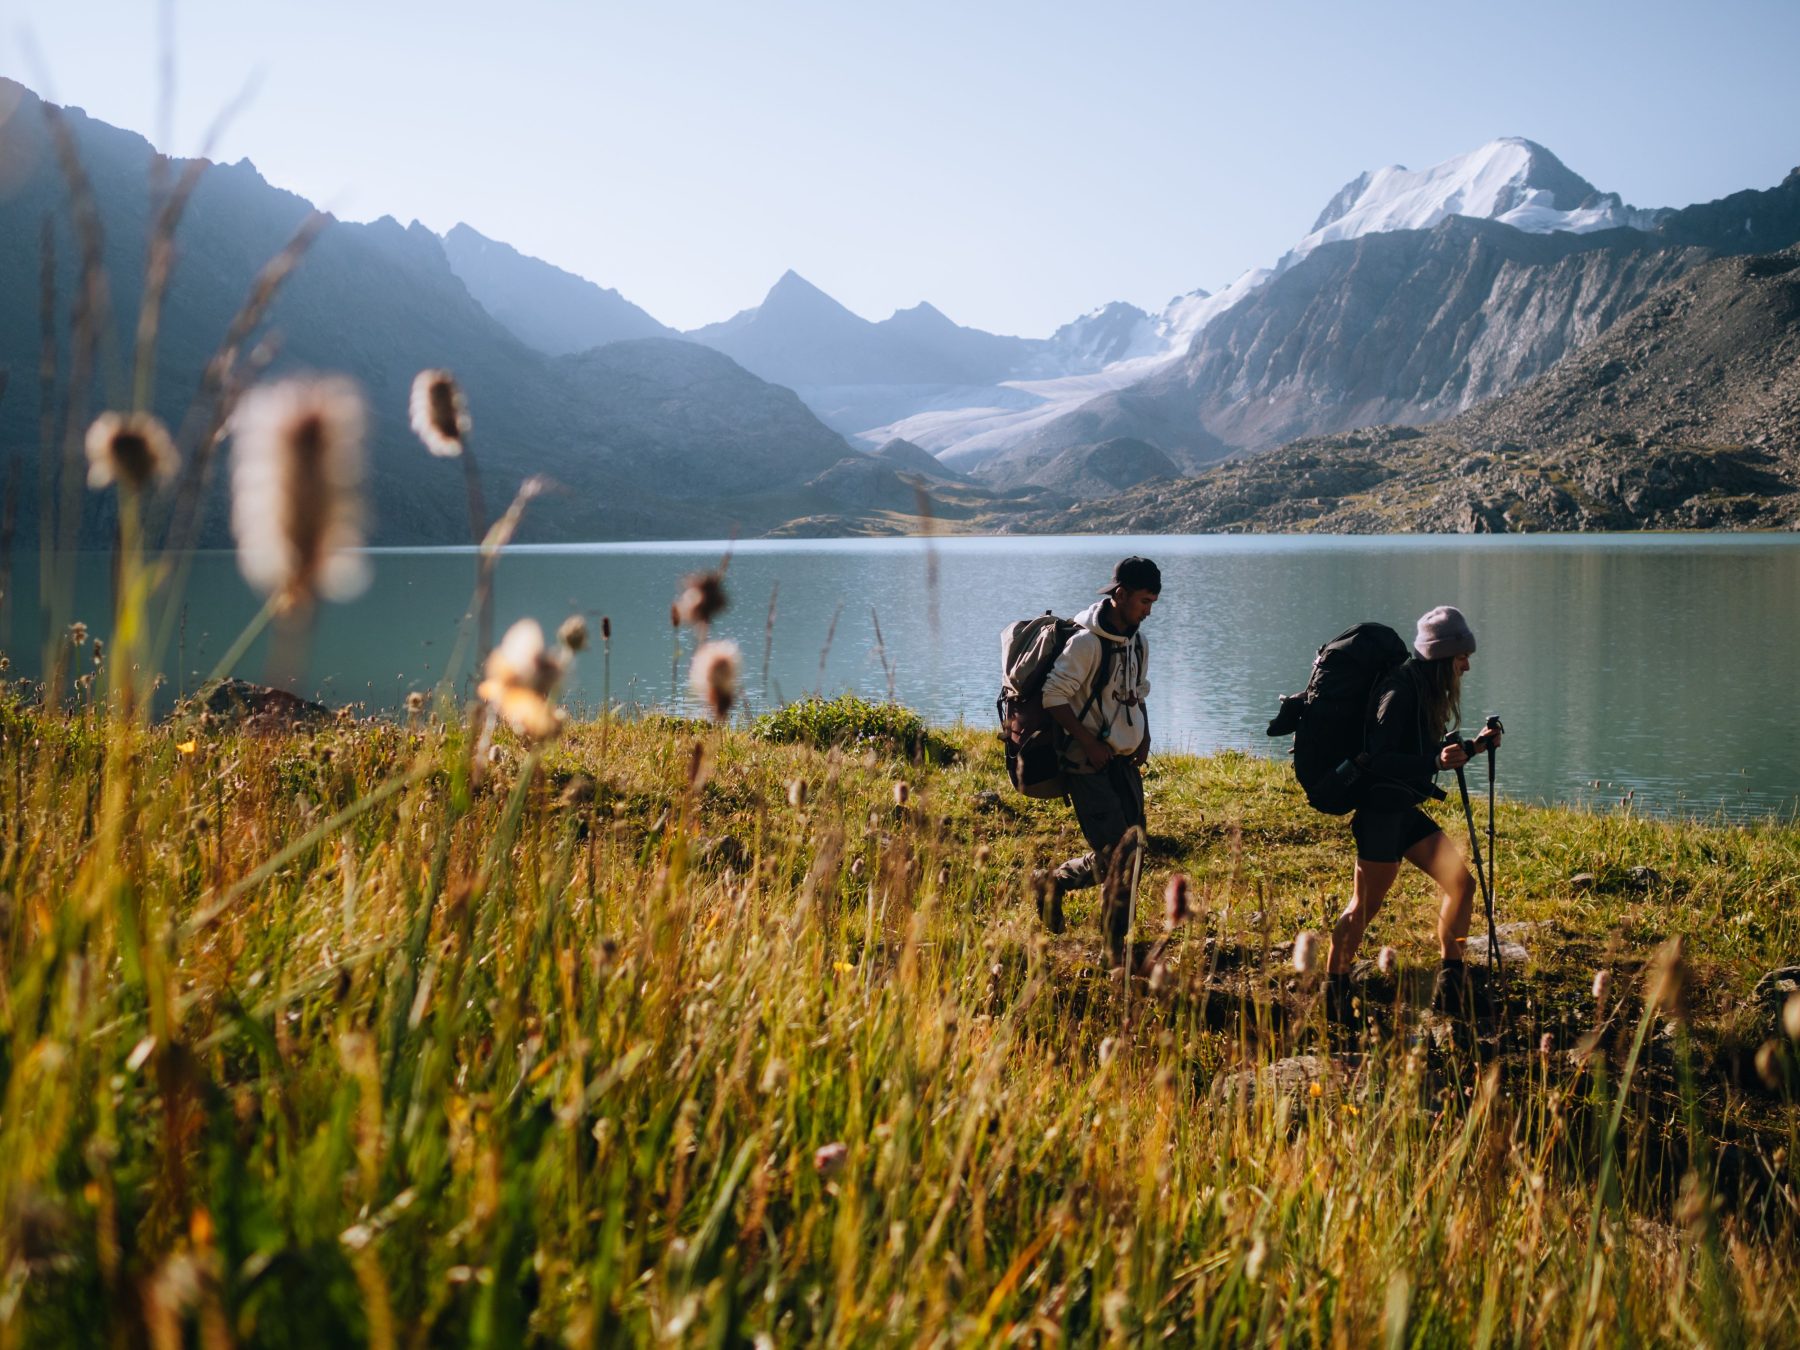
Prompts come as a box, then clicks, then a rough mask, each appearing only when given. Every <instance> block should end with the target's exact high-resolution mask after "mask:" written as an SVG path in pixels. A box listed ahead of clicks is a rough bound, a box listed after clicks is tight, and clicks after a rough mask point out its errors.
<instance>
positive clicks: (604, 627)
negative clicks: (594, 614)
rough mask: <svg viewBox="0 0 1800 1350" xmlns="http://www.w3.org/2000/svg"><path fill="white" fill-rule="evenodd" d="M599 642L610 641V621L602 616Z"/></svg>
mask: <svg viewBox="0 0 1800 1350" xmlns="http://www.w3.org/2000/svg"><path fill="white" fill-rule="evenodd" d="M600 640H601V641H602V642H611V641H612V620H611V619H609V618H607V617H606V615H604V614H602V615H601V616H600Z"/></svg>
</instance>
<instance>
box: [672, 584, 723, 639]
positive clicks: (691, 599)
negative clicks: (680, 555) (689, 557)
mask: <svg viewBox="0 0 1800 1350" xmlns="http://www.w3.org/2000/svg"><path fill="white" fill-rule="evenodd" d="M681 586H682V589H681V594H680V595H678V596H676V597H675V609H674V611H673V614H672V617H673V619H674V621H675V622H677V623H685V624H687V625H689V626H690V627H693V628H704V627H706V626H707V625H708V624H710V623H711V622H712V621H713V619H714V618H715V617H717V616H718V615H720V614H723V613H724V612H725V607H726V605H727V604H729V603H730V602H729V601H727V600H726V598H725V578H724V577H722V576H720V575H719V574H718V573H717V572H696V573H694V575H693V576H691V577H689V578H688V579H687V580H686V581H684V582H682V583H681Z"/></svg>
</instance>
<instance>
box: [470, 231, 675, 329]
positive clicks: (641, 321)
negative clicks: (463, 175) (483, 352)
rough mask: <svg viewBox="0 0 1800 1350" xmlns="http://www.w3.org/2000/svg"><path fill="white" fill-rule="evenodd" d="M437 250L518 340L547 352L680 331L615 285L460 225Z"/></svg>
mask: <svg viewBox="0 0 1800 1350" xmlns="http://www.w3.org/2000/svg"><path fill="white" fill-rule="evenodd" d="M444 255H445V256H446V257H447V258H449V260H450V267H451V270H452V271H454V272H455V273H456V275H457V276H458V277H460V278H462V283H463V285H465V286H467V287H468V288H469V294H470V295H472V296H474V297H475V299H476V300H478V301H479V302H480V303H481V306H482V308H483V309H485V310H487V312H488V313H489V314H492V315H493V316H494V317H495V318H496V319H498V320H499V321H500V322H501V324H503V325H504V326H505V327H506V329H507V330H508V331H509V332H511V333H512V335H513V336H514V337H516V338H518V339H519V340H520V341H521V342H524V343H526V344H528V345H529V346H532V347H536V348H537V349H538V350H539V351H541V352H548V353H549V354H550V355H552V356H565V355H567V354H569V353H570V352H584V351H586V350H587V349H588V348H590V347H600V346H604V345H605V344H606V343H608V342H622V341H625V340H627V339H630V338H647V337H677V336H679V334H677V333H676V332H675V330H674V329H672V328H665V327H664V326H663V325H662V324H660V323H658V322H657V321H656V320H655V319H653V318H651V317H650V316H649V315H648V314H646V313H645V312H644V311H643V310H641V309H639V308H638V307H637V306H636V305H634V304H632V303H631V301H629V300H627V299H625V297H624V296H622V295H620V294H619V293H618V292H617V291H614V290H608V289H606V288H605V287H602V286H596V285H595V284H594V283H593V282H591V281H589V280H587V279H586V278H585V277H578V276H576V275H575V274H574V273H573V272H565V271H563V269H562V268H560V267H555V266H552V265H551V264H550V263H547V262H541V261H539V260H538V259H536V258H528V257H526V256H525V255H524V254H523V253H520V252H519V251H518V250H517V249H515V248H513V247H512V245H510V244H503V243H500V242H499V241H498V240H494V239H489V238H488V237H487V236H486V235H483V234H481V233H479V232H477V231H476V230H473V229H471V228H470V227H469V226H467V225H458V226H456V227H455V228H454V229H452V230H451V231H450V232H449V233H448V234H446V235H445V236H444Z"/></svg>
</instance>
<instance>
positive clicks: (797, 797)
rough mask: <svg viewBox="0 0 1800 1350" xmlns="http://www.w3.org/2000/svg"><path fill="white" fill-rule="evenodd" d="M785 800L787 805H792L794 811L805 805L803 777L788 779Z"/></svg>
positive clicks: (804, 782) (804, 781)
mask: <svg viewBox="0 0 1800 1350" xmlns="http://www.w3.org/2000/svg"><path fill="white" fill-rule="evenodd" d="M787 800H788V805H789V806H791V807H793V808H794V809H795V810H796V811H798V810H799V809H800V808H801V807H802V806H805V805H806V780H805V779H804V778H790V779H789V780H788V785H787Z"/></svg>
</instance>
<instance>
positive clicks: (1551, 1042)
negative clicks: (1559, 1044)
mask: <svg viewBox="0 0 1800 1350" xmlns="http://www.w3.org/2000/svg"><path fill="white" fill-rule="evenodd" d="M1555 1050H1556V1038H1555V1037H1554V1036H1552V1035H1551V1034H1550V1033H1549V1032H1547V1031H1546V1032H1545V1033H1544V1034H1543V1035H1542V1036H1539V1037H1538V1053H1539V1054H1540V1055H1543V1056H1545V1057H1546V1058H1548V1057H1549V1056H1550V1055H1551V1054H1552V1053H1554V1052H1555Z"/></svg>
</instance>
